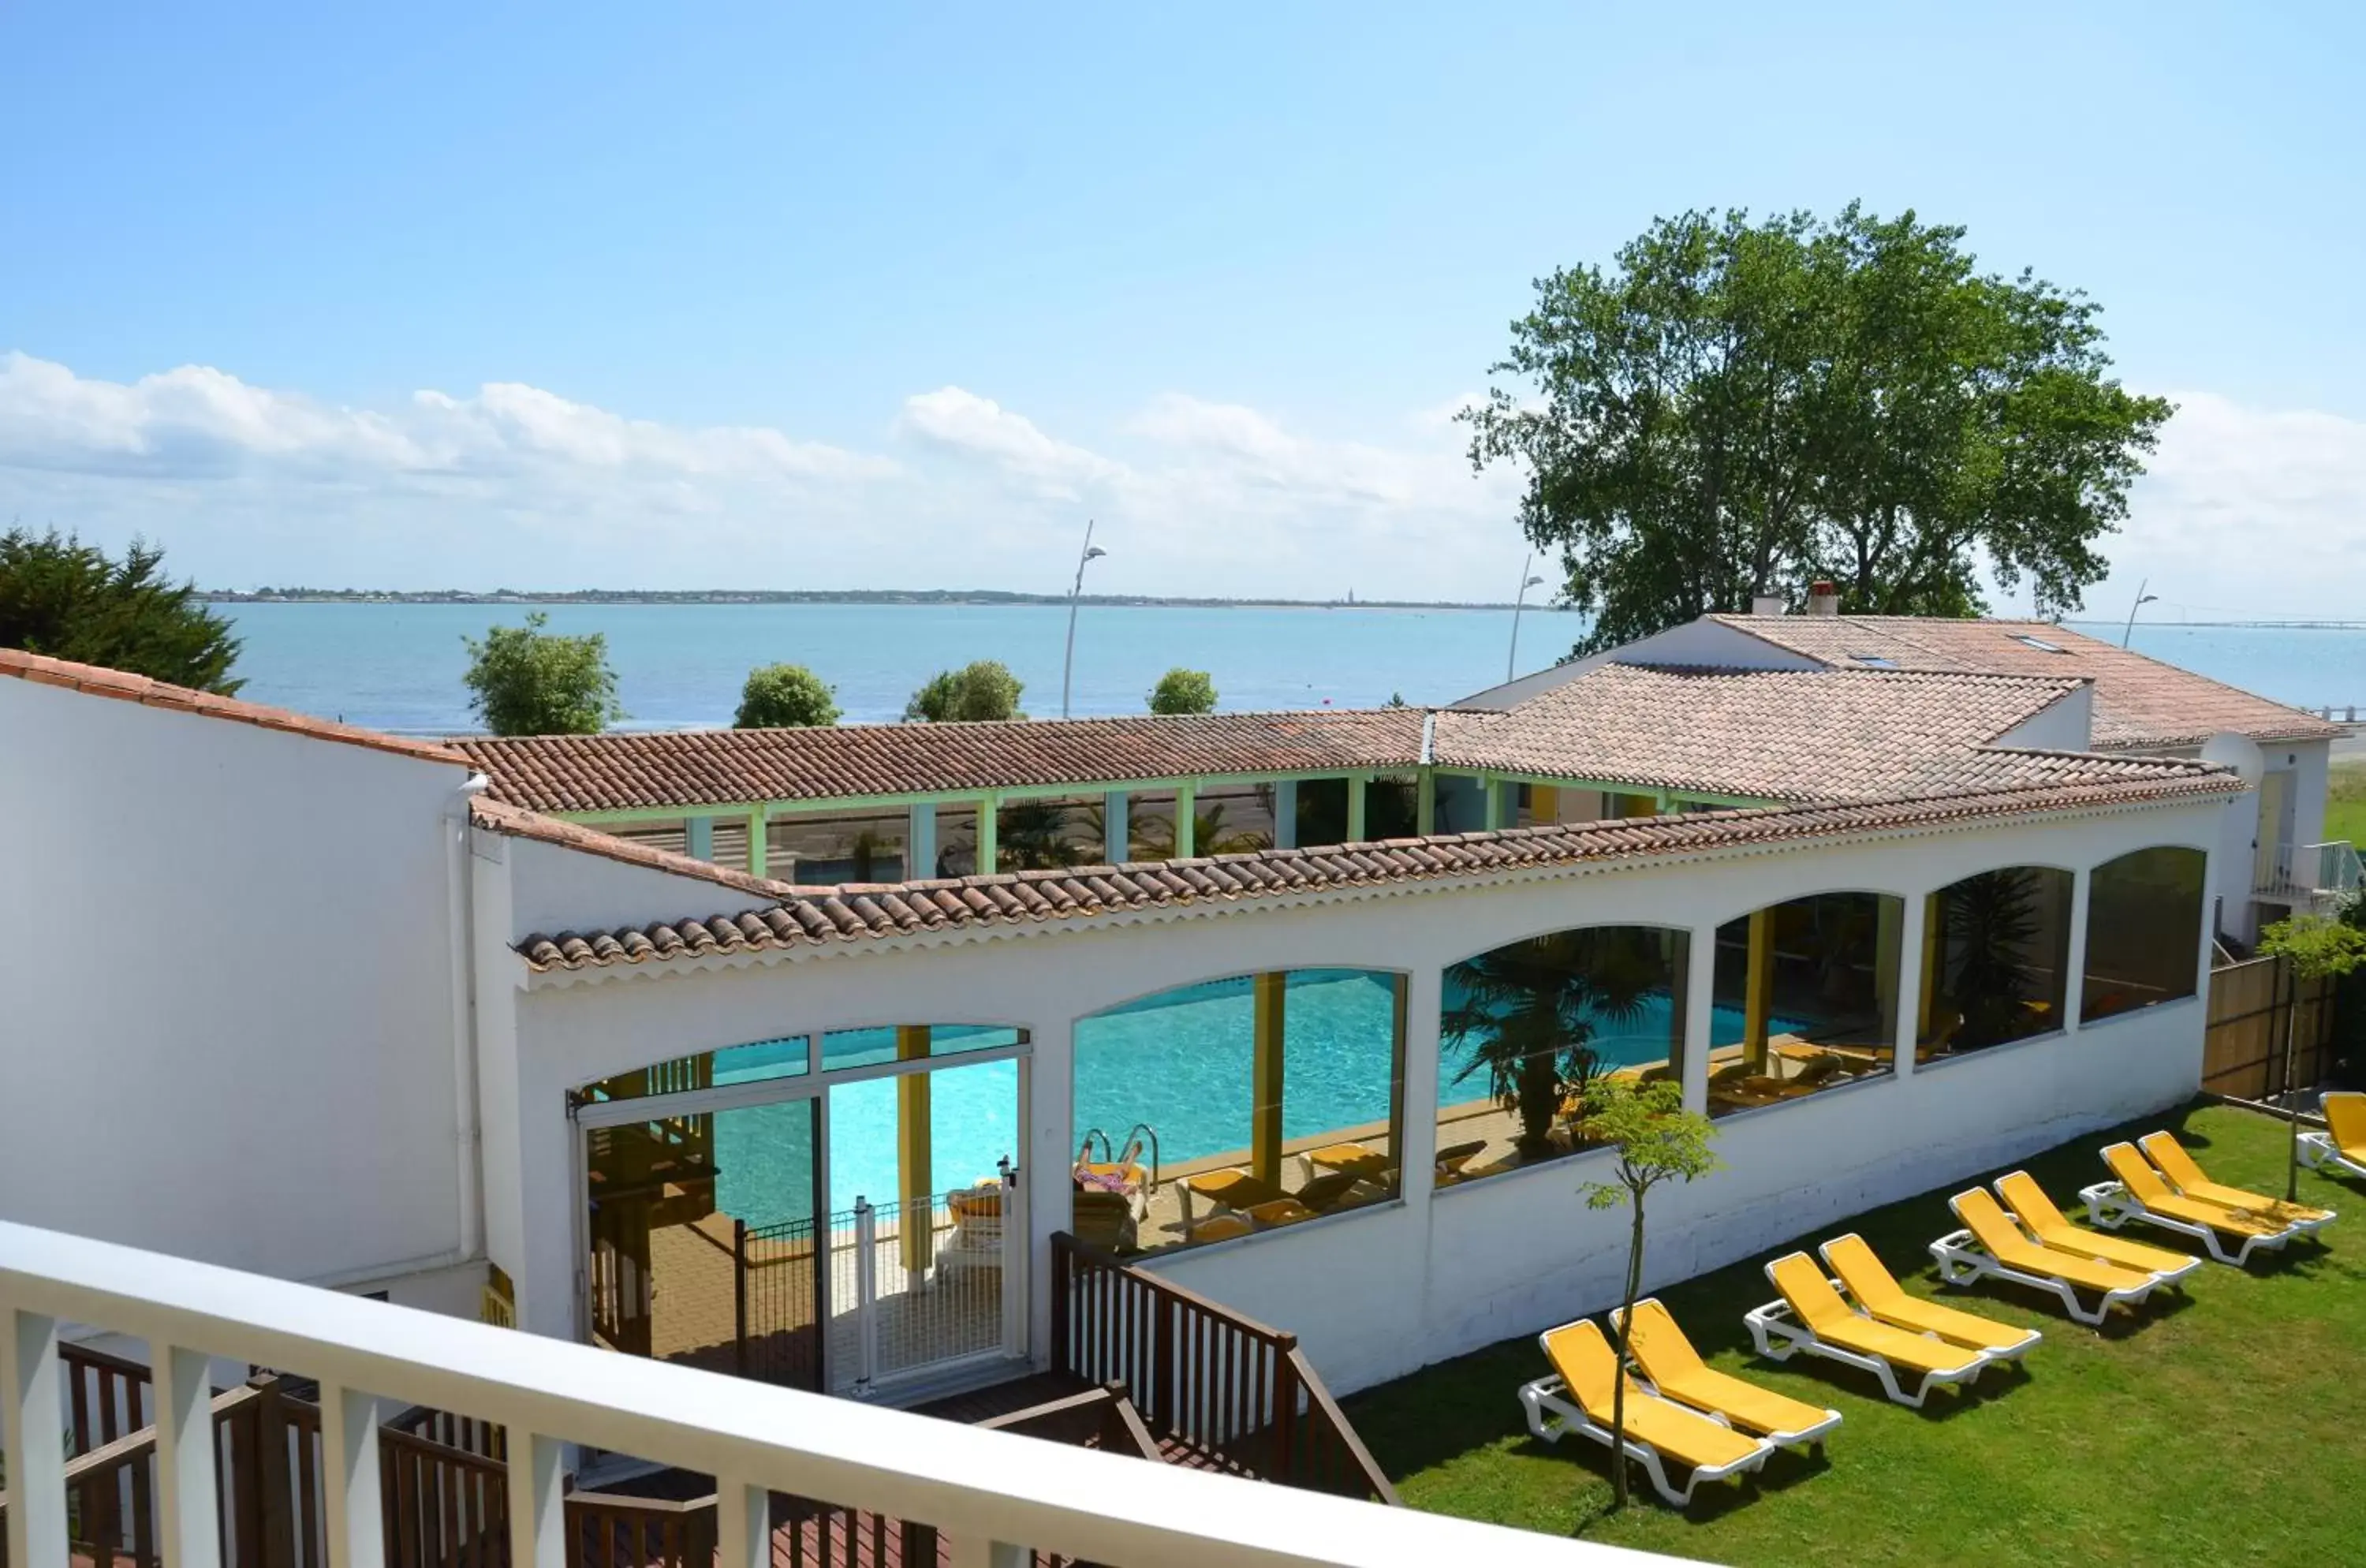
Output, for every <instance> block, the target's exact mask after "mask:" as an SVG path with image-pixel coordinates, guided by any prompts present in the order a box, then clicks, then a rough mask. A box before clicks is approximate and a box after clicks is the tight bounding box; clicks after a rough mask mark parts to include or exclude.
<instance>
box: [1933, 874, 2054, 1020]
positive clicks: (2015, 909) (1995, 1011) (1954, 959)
mask: <svg viewBox="0 0 2366 1568" xmlns="http://www.w3.org/2000/svg"><path fill="white" fill-rule="evenodd" d="M2036 881H2037V878H2036V875H2035V874H2034V873H2033V872H2030V871H2028V870H2026V869H2023V868H2020V867H2012V868H2008V869H2006V870H2003V871H1984V872H1981V873H1979V874H1977V875H1973V876H1967V877H1966V878H1964V879H1963V880H1962V881H1961V882H1958V883H1956V884H1955V885H1954V886H1951V887H1949V888H1948V889H1947V891H1946V893H1945V895H1944V899H1943V905H1942V907H1943V908H1944V911H1945V915H1946V921H1947V931H1946V963H1947V976H1948V978H1947V994H1948V996H1949V997H1950V998H1952V999H1953V1000H1954V1002H1955V1009H1956V1010H1957V1011H1958V1012H1961V1013H1962V1014H1963V1015H1964V1022H1963V1028H1962V1031H1961V1032H1960V1033H1959V1034H1958V1036H1957V1040H1958V1042H1959V1043H1961V1044H1964V1045H1994V1044H1997V1043H2000V1042H2002V1041H2006V1040H2010V1039H2012V1038H2013V1037H2014V1036H2015V1035H2016V1034H2018V1033H2021V1032H2023V1031H2024V1030H2025V1028H2026V1024H2027V1019H2028V1014H2027V1012H2026V1011H2025V1010H2023V1008H2022V1003H2023V1002H2024V1001H2026V1000H2027V999H2028V998H2029V992H2030V989H2031V986H2032V983H2033V982H2034V979H2035V977H2036V976H2035V975H2034V971H2033V969H2032V966H2031V965H2030V964H2029V962H2028V959H2027V957H2026V956H2025V955H2026V954H2027V953H2028V951H2029V943H2030V942H2032V941H2033V940H2034V939H2035V937H2036V935H2037V889H2036V886H2035V884H2036Z"/></svg>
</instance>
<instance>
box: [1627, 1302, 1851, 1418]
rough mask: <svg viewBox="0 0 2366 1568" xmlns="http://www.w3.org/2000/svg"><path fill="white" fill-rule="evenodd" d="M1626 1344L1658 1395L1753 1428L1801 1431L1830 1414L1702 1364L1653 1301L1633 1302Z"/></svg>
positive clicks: (1673, 1322)
mask: <svg viewBox="0 0 2366 1568" xmlns="http://www.w3.org/2000/svg"><path fill="white" fill-rule="evenodd" d="M1627 1348H1628V1350H1630V1351H1631V1352H1633V1354H1634V1357H1635V1360H1636V1362H1637V1363H1638V1364H1639V1365H1640V1366H1641V1367H1642V1369H1643V1375H1644V1376H1645V1377H1647V1378H1649V1379H1651V1382H1653V1383H1654V1384H1656V1385H1658V1387H1659V1390H1660V1392H1661V1393H1662V1394H1665V1395H1666V1396H1667V1397H1668V1398H1670V1399H1673V1400H1675V1401H1677V1402H1678V1403H1680V1404H1689V1405H1691V1406H1693V1407H1694V1408H1695V1409H1696V1410H1706V1411H1707V1412H1709V1413H1710V1414H1711V1415H1715V1416H1724V1417H1725V1418H1726V1419H1727V1420H1729V1421H1730V1422H1732V1423H1733V1424H1734V1425H1735V1426H1737V1427H1748V1428H1750V1430H1752V1431H1753V1432H1804V1431H1806V1430H1807V1429H1808V1427H1814V1426H1817V1425H1820V1423H1821V1422H1823V1421H1824V1419H1825V1418H1826V1417H1828V1416H1831V1411H1829V1410H1820V1409H1818V1408H1817V1407H1816V1406H1814V1405H1812V1404H1801V1403H1800V1402H1799V1401H1798V1400H1796V1399H1793V1398H1790V1397H1789V1396H1788V1395H1786V1394H1780V1393H1775V1391H1774V1390H1773V1389H1768V1388H1760V1387H1759V1386H1758V1385H1757V1384H1756V1383H1753V1382H1743V1381H1742V1380H1741V1379H1740V1378H1738V1377H1734V1376H1732V1375H1730V1374H1729V1373H1726V1372H1721V1371H1718V1370H1717V1369H1716V1368H1714V1367H1712V1366H1710V1365H1708V1364H1707V1362H1705V1361H1703V1360H1702V1359H1700V1352H1699V1351H1697V1350H1695V1349H1694V1348H1693V1343H1692V1341H1691V1340H1689V1339H1687V1338H1685V1337H1684V1330H1683V1329H1681V1328H1679V1327H1677V1326H1676V1320H1675V1318H1674V1316H1673V1314H1670V1313H1669V1311H1668V1309H1667V1308H1666V1307H1664V1306H1662V1305H1661V1304H1660V1303H1659V1302H1658V1301H1657V1300H1656V1299H1652V1300H1647V1301H1639V1302H1637V1303H1635V1316H1634V1319H1633V1321H1632V1322H1631V1323H1629V1324H1628V1328H1627Z"/></svg>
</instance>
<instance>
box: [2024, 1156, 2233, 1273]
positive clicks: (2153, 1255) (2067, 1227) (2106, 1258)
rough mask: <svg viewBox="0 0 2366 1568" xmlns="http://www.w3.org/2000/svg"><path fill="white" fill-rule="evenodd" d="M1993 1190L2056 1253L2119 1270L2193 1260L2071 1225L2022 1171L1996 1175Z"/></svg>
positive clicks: (2170, 1269) (2168, 1269) (2167, 1267)
mask: <svg viewBox="0 0 2366 1568" xmlns="http://www.w3.org/2000/svg"><path fill="white" fill-rule="evenodd" d="M1997 1190H1998V1191H1999V1192H2000V1193H2001V1194H2003V1197H2004V1201H2005V1206H2006V1207H2007V1208H2009V1209H2011V1211H2012V1212H2013V1215H2014V1217H2015V1218H2017V1219H2019V1220H2020V1221H2021V1223H2022V1224H2024V1225H2027V1226H2028V1227H2029V1228H2030V1231H2031V1232H2032V1234H2034V1235H2035V1236H2036V1237H2037V1240H2038V1243H2039V1245H2040V1246H2043V1247H2051V1248H2053V1249H2054V1250H2056V1251H2057V1252H2067V1253H2070V1254H2071V1255H2073V1256H2074V1257H2079V1258H2089V1259H2091V1260H2092V1261H2094V1262H2097V1263H2111V1264H2115V1265H2117V1266H2118V1267H2120V1268H2122V1269H2136V1270H2137V1271H2139V1272H2141V1273H2146V1274H2169V1273H2174V1272H2175V1271H2176V1270H2178V1269H2182V1268H2184V1267H2185V1266H2186V1265H2187V1264H2189V1263H2191V1262H2192V1261H2193V1259H2192V1258H2191V1257H2189V1256H2188V1255H2186V1254H2185V1253H2182V1252H2171V1251H2170V1250H2169V1248H2167V1247H2153V1246H2151V1245H2149V1244H2147V1243H2145V1242H2141V1241H2130V1240H2128V1239H2127V1237H2125V1236H2118V1235H2103V1234H2102V1233H2101V1231H2090V1230H2087V1229H2084V1228H2082V1227H2081V1226H2079V1225H2074V1224H2071V1223H2070V1222H2069V1220H2067V1218H2065V1217H2064V1215H2063V1213H2062V1211H2061V1210H2059V1209H2057V1208H2056V1207H2055V1206H2054V1200H2053V1199H2051V1198H2048V1197H2047V1196H2046V1195H2045V1189H2044V1188H2043V1187H2040V1186H2039V1185H2038V1184H2037V1179H2036V1178H2035V1177H2034V1176H2032V1175H2030V1174H2029V1172H2027V1171H2025V1170H2016V1171H2014V1172H2013V1173H2012V1174H2011V1175H2010V1176H2000V1177H1999V1178H1997Z"/></svg>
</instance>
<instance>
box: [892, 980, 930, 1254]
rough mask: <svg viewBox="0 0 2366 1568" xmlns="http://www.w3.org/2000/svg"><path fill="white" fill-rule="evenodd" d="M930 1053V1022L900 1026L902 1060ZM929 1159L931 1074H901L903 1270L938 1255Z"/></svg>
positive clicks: (899, 1155)
mask: <svg viewBox="0 0 2366 1568" xmlns="http://www.w3.org/2000/svg"><path fill="white" fill-rule="evenodd" d="M928 1055H929V1026H928V1025H927V1024H925V1023H920V1024H903V1025H899V1026H898V1027H897V1028H896V1060H897V1061H899V1062H921V1061H926V1060H927V1059H928ZM930 1164H931V1150H930V1149H929V1075H928V1074H926V1073H908V1074H907V1075H905V1076H904V1077H900V1078H897V1079H896V1196H897V1197H898V1198H900V1199H902V1200H903V1205H904V1206H903V1220H902V1225H903V1232H902V1235H903V1252H904V1271H905V1272H906V1273H907V1274H918V1273H921V1272H923V1271H924V1270H926V1269H927V1268H928V1267H929V1262H930V1260H931V1259H932V1258H935V1256H936V1245H935V1244H936V1236H935V1234H934V1232H933V1231H932V1230H931V1228H930V1227H931V1226H932V1225H933V1224H935V1222H936V1215H935V1213H934V1211H933V1206H932V1205H931V1204H930V1203H929V1199H930V1198H931V1197H933V1196H934V1195H935V1193H934V1188H935V1185H936V1184H935V1183H934V1182H933V1181H931V1180H930V1179H929V1177H930V1174H931V1172H930V1169H929V1167H930Z"/></svg>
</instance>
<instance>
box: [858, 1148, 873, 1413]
mask: <svg viewBox="0 0 2366 1568" xmlns="http://www.w3.org/2000/svg"><path fill="white" fill-rule="evenodd" d="M878 1251H879V1211H878V1210H876V1209H874V1208H873V1207H872V1206H871V1200H870V1199H868V1198H865V1197H863V1196H862V1194H860V1193H857V1194H856V1195H855V1199H854V1338H855V1345H856V1358H857V1359H856V1361H855V1377H854V1387H855V1392H856V1393H870V1392H871V1385H872V1383H873V1382H875V1381H876V1380H877V1379H878V1376H879V1258H878Z"/></svg>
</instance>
